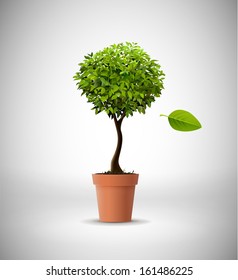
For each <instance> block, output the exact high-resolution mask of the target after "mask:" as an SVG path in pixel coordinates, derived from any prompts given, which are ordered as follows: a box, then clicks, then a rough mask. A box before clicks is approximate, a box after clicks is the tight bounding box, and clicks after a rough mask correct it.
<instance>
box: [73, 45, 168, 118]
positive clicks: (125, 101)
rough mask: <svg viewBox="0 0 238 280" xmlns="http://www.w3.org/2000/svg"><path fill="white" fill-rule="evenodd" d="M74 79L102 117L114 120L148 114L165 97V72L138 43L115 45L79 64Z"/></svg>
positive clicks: (86, 57) (87, 56) (89, 55)
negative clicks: (162, 93)
mask: <svg viewBox="0 0 238 280" xmlns="http://www.w3.org/2000/svg"><path fill="white" fill-rule="evenodd" d="M79 66H80V68H79V71H78V72H76V74H75V76H74V80H76V81H77V87H78V89H80V90H82V95H85V96H86V97H87V100H88V102H90V103H92V104H93V108H92V110H95V113H96V114H98V113H100V112H102V111H105V112H106V113H107V115H108V116H109V117H110V118H113V116H116V117H117V118H119V117H121V116H126V117H128V116H130V115H131V116H132V115H133V112H139V113H145V110H146V108H147V106H148V107H150V106H151V103H152V102H154V101H155V98H156V97H159V96H160V95H161V90H162V89H163V88H164V87H163V79H164V76H165V75H164V73H163V71H162V70H161V69H160V68H161V67H160V65H159V64H158V63H157V61H156V60H154V59H151V58H150V56H149V55H148V54H147V53H146V52H145V51H144V50H143V49H142V48H141V47H139V46H138V44H137V43H130V42H126V43H120V44H114V45H111V46H109V47H107V48H104V49H103V50H102V51H98V52H96V53H95V54H93V53H90V54H88V55H86V56H85V57H84V60H83V61H82V62H81V63H79Z"/></svg>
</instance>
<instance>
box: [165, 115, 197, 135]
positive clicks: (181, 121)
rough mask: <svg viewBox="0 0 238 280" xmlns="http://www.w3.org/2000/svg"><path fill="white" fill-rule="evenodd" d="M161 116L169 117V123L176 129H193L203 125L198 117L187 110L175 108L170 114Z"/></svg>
mask: <svg viewBox="0 0 238 280" xmlns="http://www.w3.org/2000/svg"><path fill="white" fill-rule="evenodd" d="M160 116H164V117H168V121H169V124H170V125H171V127H172V128H173V129H175V130H179V131H193V130H197V129H199V128H201V127H202V126H201V124H200V122H199V121H198V119H197V118H196V117H194V115H192V114H191V113H189V112H188V111H185V110H175V111H173V112H172V113H171V114H170V115H169V116H166V115H163V114H161V115H160Z"/></svg>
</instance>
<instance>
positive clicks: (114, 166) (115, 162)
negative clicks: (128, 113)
mask: <svg viewBox="0 0 238 280" xmlns="http://www.w3.org/2000/svg"><path fill="white" fill-rule="evenodd" d="M124 117H125V115H124V114H123V115H122V116H121V118H120V119H119V120H118V119H117V118H116V116H115V115H113V119H114V123H115V126H116V130H117V147H116V150H115V153H114V156H113V158H112V161H111V172H112V173H123V171H122V169H121V167H120V164H119V157H120V153H121V147H122V132H121V124H122V121H123V119H124Z"/></svg>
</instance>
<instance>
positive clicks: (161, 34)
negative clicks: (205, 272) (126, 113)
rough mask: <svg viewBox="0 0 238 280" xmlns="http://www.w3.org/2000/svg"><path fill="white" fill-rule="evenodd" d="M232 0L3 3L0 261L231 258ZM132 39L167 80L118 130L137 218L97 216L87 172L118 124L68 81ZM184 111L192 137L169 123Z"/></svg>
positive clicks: (102, 160) (101, 166) (102, 162)
mask: <svg viewBox="0 0 238 280" xmlns="http://www.w3.org/2000/svg"><path fill="white" fill-rule="evenodd" d="M236 11H237V9H236V1H231V0H218V1H215V0H180V1H178V0H167V1H160V0H159V1H155V0H154V1H153V0H143V1H142V0H138V1H135V0H132V1H126V0H121V1H109V0H108V1H106V0H102V1H86V0H85V1H81V0H78V1H76V0H75V1H72V0H68V1H66V0H65V1H53V0H52V1H50V0H49V1H45V0H44V1H30V0H28V1H27V0H20V1H12V0H10V1H9V0H6V1H1V2H0V38H1V45H0V46H1V53H0V62H1V63H0V71H1V72H0V79H1V83H0V132H1V138H0V152H1V153H0V155H1V157H0V184H1V189H0V200H1V201H0V227H1V230H0V258H1V259H236V257H237V226H236V225H237V215H236V214H237V211H236V204H237V192H236V173H237V170H236V156H237V153H236V139H237V134H236V106H237V102H236ZM124 41H136V42H138V43H139V44H140V45H141V46H142V47H143V48H144V49H145V50H146V51H147V52H148V53H150V55H151V56H152V57H153V58H155V59H158V60H159V62H160V64H161V65H162V68H163V70H164V72H165V73H166V80H165V90H164V91H163V95H162V96H161V98H160V99H159V100H158V101H157V102H156V103H155V104H154V105H153V106H152V108H151V109H149V110H148V111H147V114H146V115H139V114H135V117H134V118H129V119H126V120H125V122H124V124H123V132H124V146H123V150H122V155H121V165H122V167H123V168H125V169H126V170H128V171H130V170H135V171H136V172H138V173H140V182H139V185H138V187H137V192H136V197H135V205H134V214H133V217H134V219H133V222H132V223H128V224H103V223H99V222H98V221H97V205H96V196H95V190H94V187H93V186H92V181H91V173H93V172H98V171H99V172H100V171H104V170H107V169H108V166H109V162H110V159H111V155H112V153H113V151H114V148H115V140H116V135H115V128H114V124H113V123H112V121H110V120H109V119H108V118H107V116H106V115H105V114H101V115H98V116H95V115H94V114H93V112H92V111H90V107H91V106H90V104H87V103H86V100H85V99H84V98H82V97H80V94H79V92H78V91H77V90H76V86H75V83H74V82H73V80H72V76H73V75H74V73H75V72H76V71H77V70H78V66H77V64H78V63H79V62H80V61H81V60H82V59H83V55H85V54H86V53H88V52H91V51H97V50H99V49H102V48H104V47H105V46H107V45H108V44H112V43H119V42H124ZM179 108H181V109H187V110H189V111H191V112H193V113H194V114H195V115H196V116H197V117H198V118H199V120H200V121H201V123H202V124H203V128H202V130H198V131H196V132H193V133H179V132H176V131H173V130H172V129H170V127H169V126H168V124H167V121H166V119H165V118H160V117H159V114H160V113H164V114H168V113H170V112H171V111H172V110H174V109H179Z"/></svg>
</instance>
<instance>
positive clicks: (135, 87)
mask: <svg viewBox="0 0 238 280" xmlns="http://www.w3.org/2000/svg"><path fill="white" fill-rule="evenodd" d="M79 66H80V69H79V71H78V72H76V74H75V76H74V80H76V81H77V88H78V89H80V90H81V91H82V94H81V95H85V96H86V98H87V100H88V102H90V103H92V104H93V108H92V110H94V111H95V113H96V114H99V113H101V112H106V114H107V115H108V117H109V118H110V119H112V120H113V121H114V124H115V128H116V131H117V136H118V141H117V146H116V150H115V153H114V155H113V157H112V160H111V168H110V170H109V171H107V172H105V173H97V174H93V175H92V176H93V183H94V184H95V185H96V192H97V200H98V209H99V219H100V221H103V222H128V221H131V215H132V207H133V199H134V190H135V185H136V184H137V183H138V176H139V175H138V174H136V173H126V172H124V171H123V169H122V168H121V166H120V164H119V158H120V153H121V148H122V130H121V126H122V122H123V120H124V119H125V118H127V117H129V116H133V113H134V112H139V113H143V114H145V111H146V108H147V107H150V106H151V104H152V103H153V102H154V101H155V100H156V98H158V97H160V95H161V91H162V89H163V88H164V87H163V80H164V77H165V74H164V73H163V71H162V70H161V66H160V65H159V64H158V62H157V60H154V59H151V58H150V56H149V55H148V54H147V53H146V52H145V51H144V50H143V49H142V48H141V47H140V46H138V44H137V43H130V42H126V43H120V44H114V45H111V46H109V47H106V48H104V49H103V50H102V51H98V52H96V53H94V54H93V53H90V54H88V55H86V56H85V59H84V61H83V62H81V63H79ZM161 116H166V115H162V114H161ZM166 117H168V120H169V123H170V125H171V126H172V127H173V128H174V129H177V130H180V131H191V130H195V129H198V128H200V127H201V124H200V123H199V121H198V120H197V119H196V118H195V117H194V116H193V115H192V114H190V113H189V112H187V111H184V110H176V111H174V112H172V113H171V114H170V115H169V116H166Z"/></svg>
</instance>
